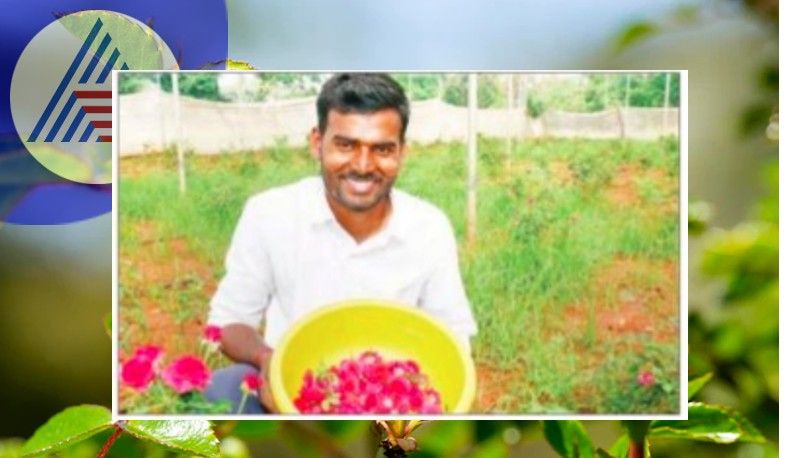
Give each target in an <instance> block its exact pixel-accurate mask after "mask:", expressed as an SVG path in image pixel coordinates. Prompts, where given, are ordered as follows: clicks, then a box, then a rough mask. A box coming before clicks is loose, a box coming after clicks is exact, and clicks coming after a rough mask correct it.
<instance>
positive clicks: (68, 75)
mask: <svg viewBox="0 0 800 458" xmlns="http://www.w3.org/2000/svg"><path fill="white" fill-rule="evenodd" d="M175 68H177V63H176V61H175V58H174V57H173V55H172V53H171V52H170V50H169V47H167V46H166V44H164V42H163V40H161V39H160V37H158V35H157V34H156V33H155V32H153V31H152V29H150V28H149V27H147V26H145V25H144V24H142V23H141V22H139V21H137V20H136V19H133V18H131V17H128V16H125V15H123V14H120V13H115V12H111V11H100V10H96V11H81V12H78V13H73V14H68V15H65V16H62V17H60V18H59V19H57V20H55V21H54V22H52V23H50V24H49V25H48V26H46V27H45V28H44V29H42V30H41V31H40V32H39V33H38V34H37V35H36V36H35V37H34V38H33V40H31V41H30V43H28V46H27V47H26V48H25V50H24V51H23V52H22V54H21V56H20V58H19V60H18V61H17V66H16V67H15V69H14V76H13V79H12V82H11V113H12V116H13V118H14V124H15V127H16V129H17V133H18V134H19V136H20V139H21V140H22V142H23V143H24V144H25V146H26V148H27V149H28V151H29V152H30V153H31V154H32V155H33V156H34V157H35V158H36V159H37V160H38V161H39V162H40V163H41V164H42V165H44V166H45V167H47V168H48V169H50V170H51V171H52V172H55V173H56V174H58V175H60V176H62V177H65V178H68V179H70V180H73V181H77V182H83V183H95V184H104V183H109V182H110V181H111V140H112V130H111V127H112V121H113V120H112V116H111V115H112V113H111V71H112V70H115V69H116V70H128V69H139V70H158V69H175Z"/></svg>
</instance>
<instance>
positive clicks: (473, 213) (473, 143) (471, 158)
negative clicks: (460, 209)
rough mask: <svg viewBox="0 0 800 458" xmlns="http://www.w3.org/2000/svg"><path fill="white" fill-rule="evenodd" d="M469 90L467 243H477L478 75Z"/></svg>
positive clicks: (470, 84) (474, 75)
mask: <svg viewBox="0 0 800 458" xmlns="http://www.w3.org/2000/svg"><path fill="white" fill-rule="evenodd" d="M468 81H469V82H468V90H467V107H468V111H467V112H468V115H467V243H468V245H469V246H473V245H474V244H475V240H476V238H477V219H478V210H477V207H478V196H477V193H478V126H477V121H478V119H477V115H478V75H476V74H475V73H470V74H469V80H468Z"/></svg>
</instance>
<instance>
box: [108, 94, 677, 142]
mask: <svg viewBox="0 0 800 458" xmlns="http://www.w3.org/2000/svg"><path fill="white" fill-rule="evenodd" d="M179 103H180V121H179V122H178V121H176V113H175V109H176V107H175V103H174V100H173V98H172V96H171V95H170V94H168V93H164V92H162V91H160V90H158V89H150V90H145V91H142V92H138V93H135V94H130V95H122V96H120V97H119V103H118V112H119V113H118V122H119V138H118V141H119V151H120V154H122V155H135V154H147V153H155V152H160V151H163V150H164V149H166V148H168V147H169V146H170V145H171V144H174V143H175V142H176V141H177V140H178V139H180V140H181V144H182V145H183V147H184V148H186V149H188V150H190V151H192V152H194V153H196V154H224V153H228V152H235V151H242V150H256V149H262V148H269V147H271V146H273V145H275V144H278V143H280V144H285V145H287V146H302V145H305V144H306V139H307V136H308V133H309V131H310V129H311V127H312V126H314V125H315V124H316V111H315V105H314V104H315V99H314V98H313V97H309V98H303V99H294V100H286V101H281V102H270V103H268V104H267V103H224V102H211V101H206V100H198V99H193V98H190V97H181V98H180V102H179ZM678 116H679V112H678V109H677V108H667V109H663V108H615V109H610V110H606V111H601V112H595V113H567V112H559V111H547V112H545V113H544V115H542V116H541V117H540V118H538V119H532V118H531V117H529V116H528V115H527V114H526V113H525V110H524V109H521V108H519V109H512V110H508V109H498V108H492V109H480V110H478V115H477V131H478V134H480V135H483V136H486V137H500V138H506V137H508V136H511V137H513V138H517V139H523V138H540V137H554V138H633V139H653V138H658V137H660V136H668V135H675V136H677V135H678V131H679V127H678V126H679V122H678V119H679V118H678ZM466 137H467V108H465V107H457V106H453V105H449V104H447V103H445V102H442V101H440V100H427V101H422V102H412V105H411V120H410V123H409V126H408V132H407V139H408V141H410V142H415V143H419V144H428V143H433V142H438V141H443V142H448V141H464V140H465V139H466Z"/></svg>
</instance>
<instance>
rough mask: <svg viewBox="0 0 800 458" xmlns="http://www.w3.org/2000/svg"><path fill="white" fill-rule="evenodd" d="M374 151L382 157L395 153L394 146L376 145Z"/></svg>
mask: <svg viewBox="0 0 800 458" xmlns="http://www.w3.org/2000/svg"><path fill="white" fill-rule="evenodd" d="M374 151H375V153H377V154H381V155H388V154H392V153H393V152H394V145H376V146H375V148H374Z"/></svg>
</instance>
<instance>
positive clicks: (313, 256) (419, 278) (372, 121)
mask: <svg viewBox="0 0 800 458" xmlns="http://www.w3.org/2000/svg"><path fill="white" fill-rule="evenodd" d="M408 120H409V103H408V100H407V98H406V95H405V94H404V92H403V89H402V88H401V87H400V85H399V84H397V82H395V81H394V80H392V79H391V78H390V77H389V76H388V75H385V74H362V73H349V74H338V75H334V76H333V77H331V78H330V79H329V80H328V81H327V82H326V83H325V84H324V85H323V87H322V91H321V93H320V94H319V97H318V98H317V126H316V127H314V128H313V129H312V130H311V134H310V137H309V146H310V149H311V154H312V155H313V156H314V157H315V158H316V159H317V160H318V161H319V164H320V172H321V173H320V175H321V177H310V178H305V179H302V180H300V181H298V182H296V183H293V184H290V185H288V186H284V187H280V188H274V189H270V190H268V191H265V192H262V193H261V194H258V195H255V196H253V197H251V198H250V199H249V200H248V202H247V204H246V205H245V208H244V211H243V213H242V216H241V218H240V220H239V223H238V225H237V227H236V230H235V233H234V235H233V240H232V241H231V245H230V249H229V250H228V255H227V258H226V263H225V267H226V273H225V277H224V278H223V279H222V282H221V283H220V285H219V288H218V290H217V292H216V294H215V295H214V298H213V299H212V301H211V312H210V316H209V324H213V325H217V326H222V327H223V332H222V351H223V352H225V354H226V355H228V356H229V357H230V358H231V359H233V360H234V361H236V362H237V364H234V365H232V366H229V367H227V368H225V369H222V370H219V371H217V372H216V373H215V374H214V378H213V380H212V384H211V387H210V388H209V389H208V391H207V393H206V395H207V397H208V398H209V399H212V400H217V399H229V400H230V401H231V403H232V405H233V406H238V404H239V400H240V397H241V390H240V388H239V386H240V384H241V381H242V378H243V377H244V375H246V374H248V373H251V372H255V371H260V372H261V374H262V376H263V377H264V378H265V381H266V382H268V380H266V377H267V373H268V366H269V361H270V358H271V356H272V349H273V348H274V347H275V345H276V344H277V343H278V342H279V340H280V338H281V337H282V336H283V334H284V333H285V332H286V331H287V330H288V328H289V327H290V326H291V325H292V324H293V323H295V322H296V321H297V320H298V319H300V318H302V317H303V316H305V315H307V314H308V313H310V312H312V311H314V310H316V309H318V308H320V307H323V306H325V305H328V304H331V303H334V302H337V301H342V300H346V299H354V298H373V299H388V300H392V301H397V302H401V303H404V304H407V305H408V306H409V307H418V308H420V309H422V310H423V311H426V312H427V313H429V314H431V315H432V316H435V317H436V318H438V319H439V320H441V321H442V322H443V323H445V324H446V325H447V326H448V327H449V328H450V329H451V330H452V331H453V332H454V333H455V334H456V335H458V336H459V337H460V338H461V339H462V341H463V342H464V344H465V345H469V338H470V337H471V336H473V335H474V334H475V333H476V332H477V328H476V325H475V320H474V318H473V316H472V312H471V310H470V306H469V302H468V300H467V297H466V295H465V293H464V287H463V285H462V282H461V274H460V272H459V269H458V253H457V247H456V241H455V237H454V235H453V230H452V227H451V225H450V222H449V221H448V219H447V217H446V216H445V215H444V213H443V212H442V211H441V210H439V209H438V208H436V207H434V206H433V205H431V204H429V203H427V202H425V201H423V200H421V199H419V198H416V197H414V196H411V195H409V194H407V193H405V192H403V191H400V190H398V189H395V188H393V185H394V182H395V180H396V179H397V176H398V173H399V172H400V170H401V167H402V164H403V160H404V158H405V155H406V142H405V133H406V128H407V126H408ZM265 315H266V326H265V329H266V331H265V335H264V336H262V335H261V334H260V332H259V331H258V329H259V328H260V326H261V325H262V324H263V320H264V318H265ZM268 386H269V384H268V383H265V384H264V388H263V389H262V394H261V399H260V402H258V401H256V400H254V399H249V400H248V401H247V404H246V405H245V410H244V412H245V413H264V412H268V411H273V410H274V405H273V403H272V399H271V396H270V393H269V389H268Z"/></svg>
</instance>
